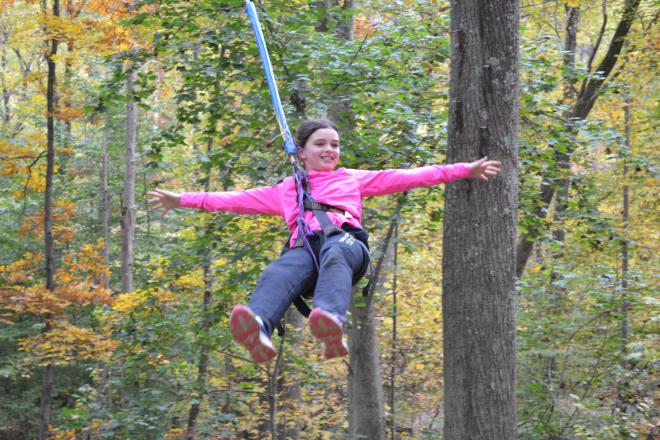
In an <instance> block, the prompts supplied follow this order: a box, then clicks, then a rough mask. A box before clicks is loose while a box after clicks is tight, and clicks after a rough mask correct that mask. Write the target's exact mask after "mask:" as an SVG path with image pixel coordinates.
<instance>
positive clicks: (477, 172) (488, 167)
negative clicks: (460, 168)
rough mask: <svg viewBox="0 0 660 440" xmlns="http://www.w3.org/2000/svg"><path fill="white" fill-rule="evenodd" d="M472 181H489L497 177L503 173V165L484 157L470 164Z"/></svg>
mask: <svg viewBox="0 0 660 440" xmlns="http://www.w3.org/2000/svg"><path fill="white" fill-rule="evenodd" d="M470 170H471V171H472V173H471V174H470V178H471V179H479V180H483V181H487V180H488V178H489V177H495V176H497V175H498V174H499V173H500V172H501V171H502V163H501V162H500V161H499V160H488V157H482V158H481V159H479V160H478V161H476V162H472V163H471V164H470Z"/></svg>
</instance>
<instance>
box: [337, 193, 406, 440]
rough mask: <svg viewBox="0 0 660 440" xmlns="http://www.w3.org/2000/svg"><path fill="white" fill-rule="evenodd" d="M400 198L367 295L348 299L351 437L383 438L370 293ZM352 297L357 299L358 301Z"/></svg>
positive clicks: (379, 276)
mask: <svg viewBox="0 0 660 440" xmlns="http://www.w3.org/2000/svg"><path fill="white" fill-rule="evenodd" d="M403 200H404V199H403V198H401V199H399V200H398V202H397V207H396V211H395V216H394V219H393V220H392V221H391V222H390V225H389V227H388V229H387V233H386V235H385V238H384V240H383V246H382V251H383V252H382V257H381V258H380V259H379V260H378V262H377V263H376V266H375V268H374V274H373V276H372V279H371V283H372V284H371V289H370V291H369V295H368V296H367V297H366V298H363V297H362V296H361V295H362V292H354V293H353V296H352V300H351V305H350V309H351V323H350V325H349V326H348V327H347V329H346V332H347V334H348V345H349V361H348V429H349V437H350V438H351V439H358V438H360V439H383V438H385V437H386V431H387V429H386V421H385V403H384V395H383V386H382V376H381V364H380V355H379V353H378V344H377V339H376V327H375V323H374V308H375V301H374V292H376V291H377V290H380V289H382V288H383V284H384V276H383V273H384V272H385V268H386V267H388V266H389V265H390V263H391V256H392V248H393V247H392V237H393V235H394V229H395V226H396V224H397V223H398V219H399V213H400V210H401V206H402V204H403ZM356 296H357V298H360V299H359V300H358V301H356Z"/></svg>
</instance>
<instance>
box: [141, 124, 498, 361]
mask: <svg viewBox="0 0 660 440" xmlns="http://www.w3.org/2000/svg"><path fill="white" fill-rule="evenodd" d="M295 138H296V139H295V141H296V145H297V146H298V152H299V158H300V160H301V161H302V163H303V165H304V167H305V171H306V172H307V175H308V179H309V189H310V190H311V195H312V196H313V198H314V200H315V201H316V202H318V203H319V204H322V205H324V206H322V207H321V209H324V215H326V216H327V219H329V221H330V222H331V225H330V226H331V227H335V226H336V228H335V230H334V231H332V232H330V233H327V232H328V228H327V225H321V224H320V223H319V220H318V219H317V217H316V215H315V214H314V212H312V211H311V210H310V211H308V210H306V211H305V215H304V217H305V218H304V220H305V222H306V223H307V224H308V225H309V227H310V228H311V230H312V231H314V234H313V235H312V236H310V237H309V245H310V247H311V248H312V250H313V251H314V254H315V258H316V261H317V262H318V266H319V270H318V271H317V269H316V264H315V262H314V257H312V255H311V254H310V252H309V251H308V249H307V247H308V246H306V245H303V243H302V241H303V240H302V239H301V237H302V235H301V234H302V233H303V231H299V230H298V213H299V210H298V204H297V198H296V195H297V192H296V185H295V182H294V179H293V178H292V177H287V178H285V179H284V180H283V181H281V182H279V183H277V184H276V185H273V186H268V187H259V188H253V189H248V190H238V191H227V192H216V193H203V192H197V193H183V194H177V193H173V192H170V191H164V190H160V189H156V190H154V191H152V192H149V194H150V195H152V196H154V198H153V199H151V200H149V203H150V204H154V205H155V207H156V208H160V209H162V210H163V215H164V214H166V213H167V212H168V211H169V210H170V209H174V208H178V207H186V208H197V209H204V210H207V211H217V210H222V211H232V212H236V213H240V214H271V215H279V216H281V217H284V219H285V220H286V222H287V225H288V227H289V230H290V231H291V233H292V235H291V238H290V240H289V242H288V246H287V247H286V248H285V250H284V252H283V253H282V255H281V256H280V258H279V259H278V260H277V261H275V262H273V263H271V264H270V265H269V266H268V267H267V268H266V270H265V271H264V273H263V274H262V276H261V278H260V280H259V283H258V285H257V288H256V290H255V291H254V293H253V294H252V297H251V298H250V302H249V304H248V305H247V306H245V305H242V304H239V305H237V306H235V307H234V309H233V310H232V313H231V317H230V320H229V322H230V329H231V333H232V336H233V337H234V339H235V340H236V341H237V342H238V343H240V344H241V345H244V346H245V347H246V348H247V349H248V351H249V352H250V355H251V357H252V359H253V360H254V361H255V362H266V361H268V360H270V359H272V358H274V357H275V356H276V354H277V353H276V350H275V347H274V346H273V343H272V342H271V334H272V332H273V329H274V328H276V326H277V325H278V323H279V322H280V320H281V319H282V317H283V316H284V313H285V312H286V310H287V309H288V308H289V306H290V305H291V303H292V302H293V301H294V300H295V299H296V298H297V297H299V296H300V295H301V294H303V293H305V292H308V291H313V298H314V308H313V310H312V312H311V314H310V315H309V321H308V322H309V326H310V330H311V333H312V335H313V336H314V337H316V338H317V339H319V340H320V341H321V342H323V343H324V345H325V357H326V358H327V359H331V358H334V357H337V356H345V355H346V354H348V348H347V346H346V343H345V342H344V338H343V324H344V321H345V320H346V318H345V316H346V310H347V309H348V304H349V300H350V295H351V287H352V285H354V284H355V283H356V282H357V281H358V280H359V279H360V278H361V277H362V275H363V274H364V272H365V271H366V269H367V267H368V265H369V253H368V252H369V251H368V249H367V246H366V244H367V243H366V238H367V234H366V232H365V231H364V230H363V229H362V224H361V218H362V197H368V196H377V195H385V194H392V193H396V192H401V191H406V190H409V189H412V188H416V187H422V186H433V185H437V184H439V183H446V182H451V181H454V180H459V179H469V178H478V179H481V180H484V181H485V180H488V178H490V177H495V176H496V175H497V174H499V172H500V171H501V164H500V162H498V161H494V160H487V158H485V157H484V158H482V159H480V160H478V161H476V162H472V163H456V164H453V165H445V166H437V165H435V166H426V167H421V168H414V169H409V170H400V169H398V170H395V169H391V170H382V171H368V170H354V169H346V168H338V169H337V164H338V163H339V157H340V146H339V145H340V144H339V130H338V129H337V127H336V126H335V125H334V124H333V123H332V122H330V121H327V120H324V119H311V120H307V121H305V122H303V123H302V125H301V126H300V127H299V128H298V130H296V136H295ZM314 209H319V205H317V206H316V208H314ZM325 211H327V212H325ZM322 229H326V234H324V233H323V232H321V231H322Z"/></svg>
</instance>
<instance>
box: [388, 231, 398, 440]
mask: <svg viewBox="0 0 660 440" xmlns="http://www.w3.org/2000/svg"><path fill="white" fill-rule="evenodd" d="M393 248H394V249H393V250H392V253H393V254H394V255H393V259H394V264H393V265H394V268H393V269H394V270H393V271H392V361H391V362H392V365H391V367H390V430H391V435H390V438H391V439H392V440H395V439H396V400H395V396H396V393H395V385H396V370H397V368H396V361H397V357H396V355H397V349H398V347H397V344H396V343H397V336H398V334H397V313H398V310H397V308H398V304H397V281H398V270H399V264H398V263H399V258H398V256H399V222H398V220H397V223H396V225H395V226H394V244H393Z"/></svg>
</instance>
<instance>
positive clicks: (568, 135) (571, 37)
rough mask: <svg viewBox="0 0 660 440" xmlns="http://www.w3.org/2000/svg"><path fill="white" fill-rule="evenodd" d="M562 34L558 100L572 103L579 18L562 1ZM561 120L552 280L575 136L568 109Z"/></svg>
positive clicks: (556, 291)
mask: <svg viewBox="0 0 660 440" xmlns="http://www.w3.org/2000/svg"><path fill="white" fill-rule="evenodd" d="M565 10H566V26H565V29H566V34H565V39H564V51H563V52H564V53H563V67H564V74H563V84H562V87H563V94H562V102H564V103H572V102H573V101H574V98H575V83H576V80H577V78H576V72H575V49H576V47H577V31H578V22H579V19H580V9H579V8H574V7H572V6H569V5H566V6H565ZM562 118H563V124H564V133H565V134H564V142H560V144H561V148H559V147H557V150H556V151H555V153H554V156H555V161H556V163H557V166H558V168H559V169H560V170H561V174H560V175H559V176H558V178H557V183H556V186H555V187H556V189H555V191H556V192H555V210H554V213H553V218H552V219H553V226H554V230H553V231H552V236H553V238H554V240H555V243H554V245H555V248H556V250H555V251H554V252H553V253H552V258H553V260H554V261H555V263H553V270H552V273H551V275H550V279H551V280H552V281H556V280H559V279H560V278H562V274H561V273H560V272H559V271H556V270H554V267H557V266H559V265H560V263H561V259H562V257H563V256H564V241H565V239H566V231H565V230H564V228H565V227H566V225H565V222H566V209H567V208H568V190H569V187H570V183H571V178H570V173H571V168H570V160H571V158H570V152H571V151H573V150H574V149H575V136H576V134H577V133H576V130H575V126H574V124H573V121H572V120H571V113H570V111H564V112H563V114H562ZM564 290H565V289H564V288H562V287H558V286H557V285H554V286H553V287H552V288H551V292H552V293H551V294H552V295H553V298H552V302H553V305H554V306H555V307H557V308H559V307H561V304H562V302H563V298H564Z"/></svg>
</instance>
